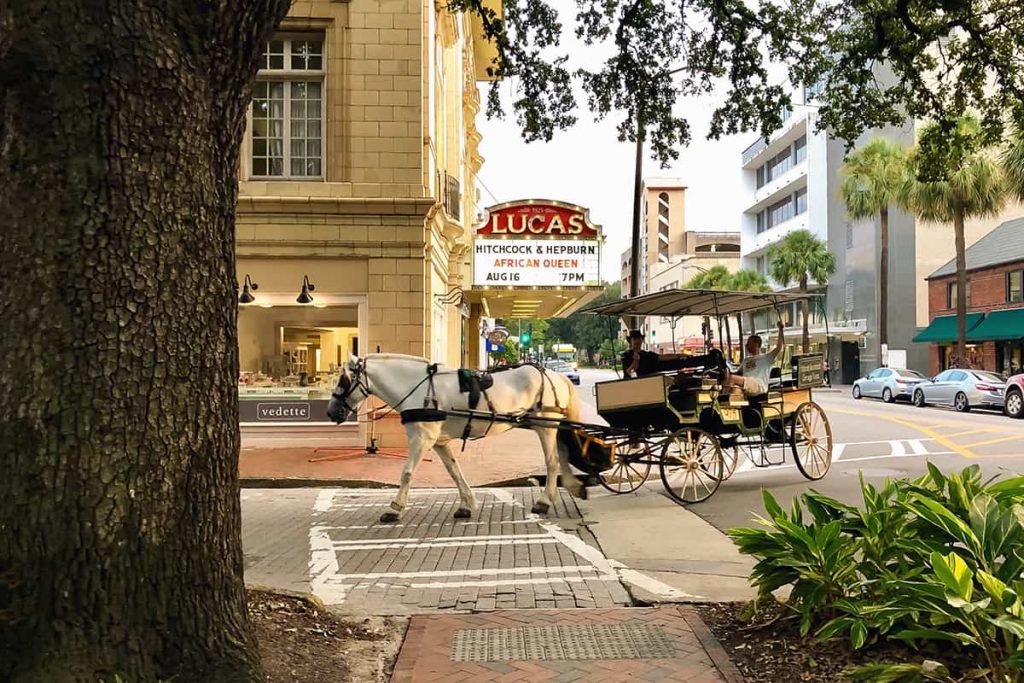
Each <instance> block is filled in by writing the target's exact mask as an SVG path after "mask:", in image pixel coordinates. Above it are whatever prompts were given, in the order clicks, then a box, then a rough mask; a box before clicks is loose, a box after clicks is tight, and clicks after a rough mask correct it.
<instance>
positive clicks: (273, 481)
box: [239, 475, 545, 491]
mask: <svg viewBox="0 0 1024 683" xmlns="http://www.w3.org/2000/svg"><path fill="white" fill-rule="evenodd" d="M544 482H545V477H543V476H541V475H536V476H529V477H516V478H514V479H503V480H501V481H489V482H487V483H485V484H474V485H472V486H473V488H506V487H507V488H517V487H523V486H526V487H531V486H532V487H537V486H543V485H544ZM239 484H240V486H241V488H243V489H304V488H311V489H320V488H340V489H397V488H398V485H397V484H392V483H388V482H383V481H375V480H373V479H308V478H305V477H244V478H242V479H241V480H239ZM430 488H435V487H430ZM443 488H451V489H453V490H454V489H455V484H452V485H451V486H450V487H443ZM412 490H414V491H415V490H416V487H415V486H413V487H412Z"/></svg>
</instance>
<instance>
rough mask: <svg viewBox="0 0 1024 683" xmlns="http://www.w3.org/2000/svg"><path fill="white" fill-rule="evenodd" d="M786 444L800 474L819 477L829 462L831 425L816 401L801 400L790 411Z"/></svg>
mask: <svg viewBox="0 0 1024 683" xmlns="http://www.w3.org/2000/svg"><path fill="white" fill-rule="evenodd" d="M789 445H790V447H791V448H792V449H793V460H795V461H796V466H797V469H799V470H800V474H802V475H804V476H805V477H807V478H808V479H811V480H816V479H821V478H822V477H824V476H825V475H826V474H828V468H829V467H830V466H831V465H832V425H830V424H829V422H828V417H826V416H825V411H824V410H822V409H821V406H819V405H818V404H817V403H814V402H808V403H801V404H800V406H799V407H798V408H797V409H796V412H795V413H794V414H793V426H792V429H791V431H790V437H789Z"/></svg>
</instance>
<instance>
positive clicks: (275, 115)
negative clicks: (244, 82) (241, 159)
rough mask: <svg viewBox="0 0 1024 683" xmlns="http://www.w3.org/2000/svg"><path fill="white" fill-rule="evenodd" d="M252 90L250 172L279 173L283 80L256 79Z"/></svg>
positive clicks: (282, 135)
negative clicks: (259, 80) (257, 80)
mask: <svg viewBox="0 0 1024 683" xmlns="http://www.w3.org/2000/svg"><path fill="white" fill-rule="evenodd" d="M254 94H255V96H254V97H253V106H252V148H251V152H252V160H253V163H252V172H253V175H260V176H265V175H280V174H281V173H282V171H283V161H284V83H282V82H280V81H276V82H275V81H261V82H257V83H256V87H255V88H254ZM276 162H281V163H276ZM275 169H280V170H276V171H275Z"/></svg>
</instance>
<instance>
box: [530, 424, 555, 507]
mask: <svg viewBox="0 0 1024 683" xmlns="http://www.w3.org/2000/svg"><path fill="white" fill-rule="evenodd" d="M533 431H534V432H535V433H536V434H537V436H538V438H540V447H541V448H542V449H543V450H544V466H545V469H546V470H547V475H548V476H547V482H546V483H545V484H544V492H543V493H542V494H541V496H540V499H539V500H537V502H536V503H534V504H533V508H531V510H530V512H532V513H533V514H535V515H546V514H547V513H548V510H550V509H551V506H552V505H554V503H555V498H557V497H558V448H557V445H556V441H557V438H558V431H557V430H555V429H551V428H542V429H534V430H533Z"/></svg>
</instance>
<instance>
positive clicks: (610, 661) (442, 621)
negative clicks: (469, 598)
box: [391, 606, 743, 683]
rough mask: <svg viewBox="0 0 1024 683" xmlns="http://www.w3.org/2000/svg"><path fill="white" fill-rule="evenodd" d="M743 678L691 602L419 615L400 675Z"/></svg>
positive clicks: (593, 682) (735, 681)
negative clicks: (693, 609)
mask: <svg viewBox="0 0 1024 683" xmlns="http://www.w3.org/2000/svg"><path fill="white" fill-rule="evenodd" d="M633 678H635V679H637V680H642V681H676V682H678V683H713V682H725V683H741V681H742V680H743V679H742V677H741V676H740V674H739V672H738V671H737V670H736V669H735V667H734V666H733V665H732V663H731V662H730V661H729V658H728V656H727V655H726V653H725V651H724V650H723V649H722V647H721V646H720V645H719V644H718V641H716V640H715V638H714V636H712V635H711V632H710V631H709V630H708V628H707V627H706V626H705V625H704V622H702V621H701V620H700V617H699V616H697V614H696V613H695V612H693V611H692V610H690V609H689V608H685V607H675V606H673V607H657V608H611V609H575V610H536V609H535V610H504V611H494V612H482V613H478V614H451V615H448V614H446V615H431V616H415V617H413V618H412V621H411V623H410V624H409V630H408V632H407V633H406V637H405V642H404V643H403V645H402V650H401V652H400V653H399V656H398V663H397V665H396V666H395V672H394V675H393V676H392V679H391V680H392V682H393V683H428V682H432V681H460V682H473V683H476V682H479V683H491V682H492V681H508V682H509V683H513V682H518V681H529V682H530V683H540V682H541V681H548V682H552V683H554V682H563V681H564V682H566V683H568V682H570V681H586V682H587V683H601V682H603V681H608V682H614V683H620V682H621V681H625V680H629V679H633Z"/></svg>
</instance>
